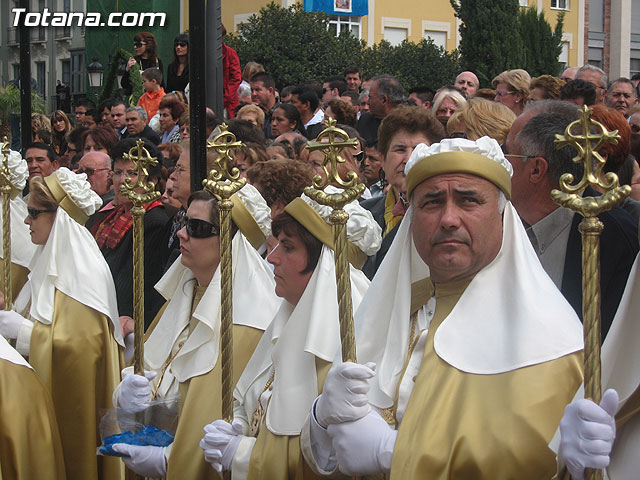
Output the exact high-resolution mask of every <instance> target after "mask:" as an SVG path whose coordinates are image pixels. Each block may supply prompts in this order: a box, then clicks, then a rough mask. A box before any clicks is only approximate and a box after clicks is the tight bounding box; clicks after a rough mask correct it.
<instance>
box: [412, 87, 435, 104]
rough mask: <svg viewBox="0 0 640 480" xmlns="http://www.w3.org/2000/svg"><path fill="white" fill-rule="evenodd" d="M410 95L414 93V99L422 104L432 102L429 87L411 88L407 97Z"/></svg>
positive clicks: (431, 91) (431, 93)
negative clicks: (417, 99) (416, 98)
mask: <svg viewBox="0 0 640 480" xmlns="http://www.w3.org/2000/svg"><path fill="white" fill-rule="evenodd" d="M412 93H415V94H416V97H418V98H419V99H420V101H421V102H422V103H426V102H432V101H433V90H431V89H430V88H429V87H425V86H420V85H419V86H417V87H413V88H412V89H411V90H409V95H411V94H412Z"/></svg>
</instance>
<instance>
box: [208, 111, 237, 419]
mask: <svg viewBox="0 0 640 480" xmlns="http://www.w3.org/2000/svg"><path fill="white" fill-rule="evenodd" d="M242 146H243V144H242V142H238V141H236V137H235V135H234V134H233V133H231V132H229V131H227V125H226V124H225V123H223V124H222V125H221V126H220V134H218V135H217V136H216V137H215V138H214V139H213V141H211V142H207V150H214V151H215V152H217V154H218V158H217V159H216V161H215V166H214V167H213V168H212V169H211V171H210V172H209V177H208V178H207V179H205V180H203V181H202V185H203V186H204V189H205V190H207V191H208V192H209V193H211V194H212V195H214V196H215V197H216V198H217V199H218V209H219V210H220V283H221V286H220V290H221V297H220V298H221V304H220V318H221V322H220V365H221V370H222V392H221V393H222V416H223V418H224V419H225V420H226V421H228V422H229V423H231V422H232V421H233V389H234V387H235V385H234V384H233V290H232V282H233V279H232V269H231V264H232V263H231V262H232V258H231V209H232V208H233V201H232V200H231V195H233V194H234V193H236V192H237V191H238V190H240V189H241V188H242V187H244V185H245V184H246V183H247V179H246V178H240V171H239V170H238V169H237V168H236V167H233V168H231V169H229V166H230V165H232V162H233V157H232V156H231V155H232V153H233V152H235V151H236V150H237V149H239V148H240V147H242Z"/></svg>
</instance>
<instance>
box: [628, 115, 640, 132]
mask: <svg viewBox="0 0 640 480" xmlns="http://www.w3.org/2000/svg"><path fill="white" fill-rule="evenodd" d="M629 126H630V127H631V133H635V134H640V112H636V113H634V114H633V115H631V116H630V117H629Z"/></svg>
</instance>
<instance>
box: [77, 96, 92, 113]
mask: <svg viewBox="0 0 640 480" xmlns="http://www.w3.org/2000/svg"><path fill="white" fill-rule="evenodd" d="M75 106H76V107H84V108H86V109H87V110H89V109H90V108H96V104H95V102H94V101H93V100H91V99H89V98H80V99H78V100H76V102H75Z"/></svg>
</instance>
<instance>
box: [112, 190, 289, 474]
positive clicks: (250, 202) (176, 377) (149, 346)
mask: <svg viewBox="0 0 640 480" xmlns="http://www.w3.org/2000/svg"><path fill="white" fill-rule="evenodd" d="M233 203H234V207H233V210H232V218H233V227H232V231H233V240H232V242H231V248H232V252H233V323H234V325H233V357H234V359H233V374H234V380H233V385H235V381H236V380H237V379H238V377H239V376H240V374H241V373H242V370H243V369H244V367H245V365H246V363H247V361H248V360H249V358H250V356H251V354H252V353H253V350H254V348H255V346H256V345H257V343H258V341H259V339H260V337H261V335H262V332H263V330H264V329H265V328H266V327H267V325H268V324H269V322H270V321H271V319H272V318H273V315H274V314H275V312H276V310H277V309H278V306H279V303H280V302H279V300H278V298H277V297H276V296H275V295H274V293H273V289H274V280H273V273H272V272H271V270H270V269H269V267H268V265H267V264H266V262H265V261H264V260H263V259H262V258H261V257H260V255H259V254H258V252H257V251H256V248H258V247H260V246H261V245H262V244H263V243H264V242H265V238H266V236H267V235H268V234H269V233H270V230H271V217H270V210H269V207H268V206H267V204H266V202H265V201H264V199H263V198H262V196H260V194H259V193H258V191H257V190H256V189H255V188H253V187H252V186H251V185H245V186H244V187H243V188H242V189H241V190H240V191H239V192H238V193H237V194H236V195H235V196H234V197H233ZM178 238H179V239H180V252H181V253H182V255H181V257H180V260H179V261H177V262H175V263H174V264H173V265H172V266H171V267H170V268H169V270H168V271H167V273H166V274H165V275H164V277H163V278H162V279H161V280H160V282H158V284H157V285H156V288H157V290H158V291H159V292H160V293H162V295H163V296H164V297H165V298H166V300H167V303H166V304H165V306H164V307H163V310H162V311H161V312H160V313H159V314H158V317H157V318H156V319H155V320H154V323H153V324H152V326H151V327H150V328H149V331H148V332H147V338H146V341H145V344H144V357H145V358H144V364H145V377H146V378H145V377H143V376H140V375H129V374H130V373H131V368H128V369H125V370H124V371H123V375H127V376H126V377H125V379H124V380H123V381H122V384H121V387H120V389H119V394H118V395H117V397H118V404H119V406H120V407H121V408H123V409H125V410H127V411H129V412H136V411H142V410H145V407H146V406H147V405H148V402H149V401H150V400H152V399H155V400H160V399H165V401H166V402H167V403H169V404H171V400H170V398H171V397H173V396H175V395H176V394H177V393H179V394H180V399H179V400H178V401H177V403H178V404H177V405H175V409H176V410H177V414H178V426H177V430H176V435H175V439H174V441H173V443H172V444H171V445H170V446H169V447H166V448H164V447H139V446H133V445H126V444H116V445H114V447H113V449H114V450H115V451H118V452H120V453H123V454H125V455H127V457H124V461H125V463H126V464H127V466H128V467H129V468H131V469H132V470H133V471H135V472H136V473H138V474H139V475H143V476H148V477H164V476H166V478H168V479H187V478H188V479H196V478H197V479H211V480H213V479H217V478H218V477H217V474H216V472H215V471H214V470H212V469H211V467H210V466H209V465H207V463H206V462H205V461H204V458H203V457H202V452H201V451H200V449H199V448H198V442H199V441H200V438H201V437H202V429H203V428H204V426H205V425H206V424H207V422H208V421H210V419H211V418H219V417H220V416H221V414H222V406H221V390H222V377H221V376H222V373H221V365H220V362H221V360H220V301H221V298H220V295H221V290H220V289H221V285H220V269H219V268H218V267H219V264H220V224H219V210H218V202H217V200H216V199H215V198H214V197H213V196H212V195H210V194H209V193H208V192H204V191H198V192H194V193H193V194H191V196H190V197H189V201H188V209H187V214H186V224H185V226H184V227H183V228H182V229H181V230H180V231H179V232H178ZM147 378H149V379H151V381H149V380H147Z"/></svg>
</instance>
